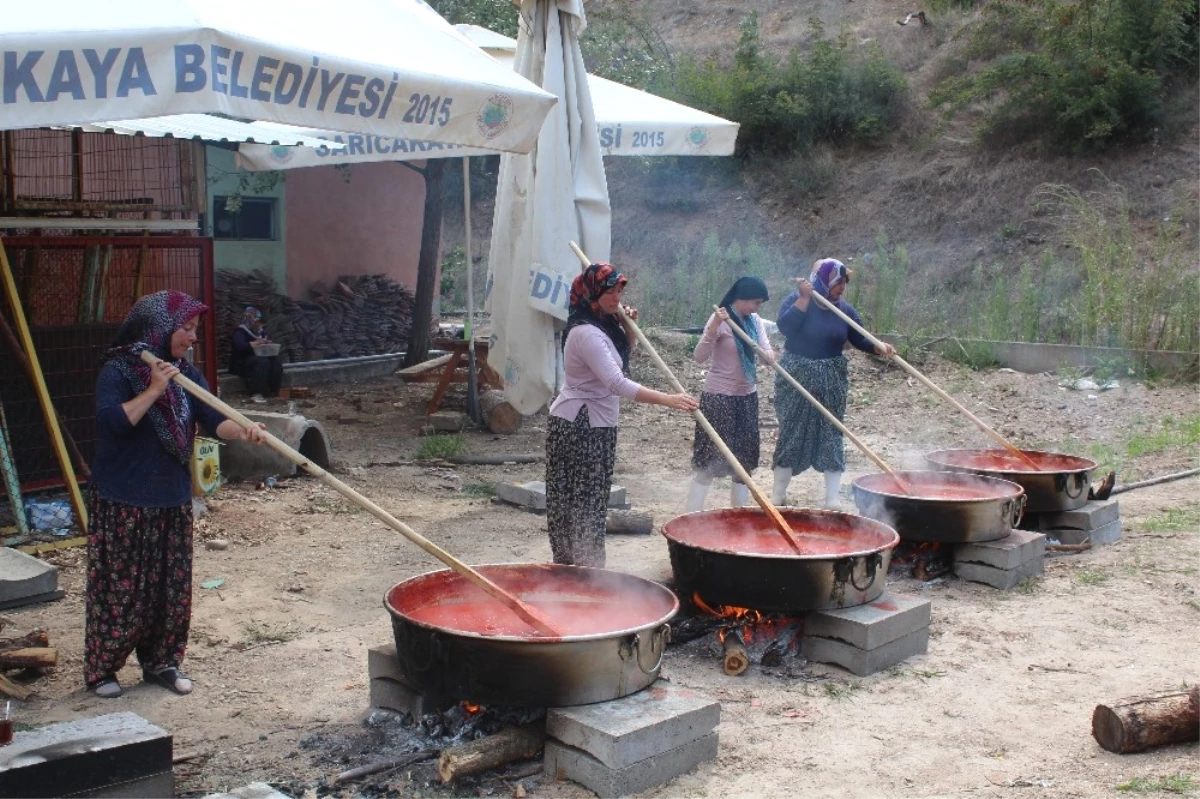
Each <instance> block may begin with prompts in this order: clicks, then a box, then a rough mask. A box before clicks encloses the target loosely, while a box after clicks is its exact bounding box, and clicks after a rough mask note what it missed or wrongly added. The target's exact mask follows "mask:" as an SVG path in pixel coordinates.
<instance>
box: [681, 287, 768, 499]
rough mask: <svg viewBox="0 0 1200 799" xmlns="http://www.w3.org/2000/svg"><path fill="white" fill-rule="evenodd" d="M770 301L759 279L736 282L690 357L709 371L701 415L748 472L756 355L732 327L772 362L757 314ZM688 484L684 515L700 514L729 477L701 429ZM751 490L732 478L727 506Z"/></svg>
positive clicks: (755, 447) (754, 432)
mask: <svg viewBox="0 0 1200 799" xmlns="http://www.w3.org/2000/svg"><path fill="white" fill-rule="evenodd" d="M768 299H770V295H769V294H768V293H767V284H766V283H764V282H763V281H762V280H761V279H760V278H757V277H740V278H738V279H737V280H736V281H735V282H734V284H733V285H732V286H731V287H730V289H729V291H727V292H725V296H724V297H723V298H721V307H720V309H719V310H718V311H716V312H715V313H713V315H712V316H710V317H709V318H708V322H707V323H706V324H705V326H704V334H703V335H702V336H700V341H699V342H698V343H697V344H696V349H695V352H693V353H692V357H694V358H695V360H696V363H707V362H708V360H709V359H710V358H711V359H712V366H711V367H710V368H709V370H708V375H707V376H706V377H705V378H704V393H703V394H701V395H700V410H701V411H703V412H704V416H705V417H706V418H707V419H708V421H709V422H710V423H712V426H713V428H714V429H715V430H716V431H717V433H718V434H719V435H720V436H721V439H722V440H723V441H724V442H725V444H726V445H727V446H728V447H729V449H730V450H731V451H732V452H733V454H734V455H735V456H736V457H737V459H738V462H739V463H741V465H742V467H743V468H744V469H745V470H746V471H747V472H752V471H754V470H755V469H756V468H757V467H758V458H759V431H758V370H757V366H758V356H757V353H756V352H755V350H754V348H753V347H751V346H750V345H749V344H747V343H746V342H745V341H743V340H742V338H741V337H740V336H737V335H736V334H734V332H733V330H732V327H731V326H732V325H737V326H738V328H739V329H740V330H741V331H742V332H743V333H745V334H746V335H748V336H749V337H750V338H751V339H753V340H754V341H755V343H757V344H758V346H759V347H760V348H762V350H763V351H764V352H765V353H766V354H767V357H769V358H774V357H775V352H774V350H772V349H771V342H770V341H768V340H767V329H766V327H765V326H764V324H763V320H762V319H761V318H760V317H759V315H758V313H757V312H758V309H759V308H760V307H761V306H762V304H763V303H764V302H766V301H767V300H768ZM692 469H693V473H692V482H691V484H690V485H689V486H688V499H687V512H688V513H692V512H693V511H699V510H704V499H705V497H707V496H708V488H709V486H710V485H712V481H713V478H714V477H725V476H726V475H731V474H733V468H732V467H731V466H730V465H729V463H728V462H727V461H726V460H725V456H724V455H722V454H721V452H720V451H719V450H718V449H717V445H716V444H715V443H713V440H712V439H711V438H709V437H708V434H706V433H705V432H704V431H703V430H702V429H701V428H700V425H699V424H697V425H696V435H695V439H694V441H693V443H692ZM749 501H750V489H749V488H747V487H746V486H745V485H744V484H742V483H741V482H739V481H738V479H737V477H734V478H733V490H732V493H731V496H730V504H731V505H732V506H733V507H735V508H740V507H743V506H745V505H747V504H749Z"/></svg>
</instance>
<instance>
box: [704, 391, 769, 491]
mask: <svg viewBox="0 0 1200 799" xmlns="http://www.w3.org/2000/svg"><path fill="white" fill-rule="evenodd" d="M700 410H701V411H702V412H703V413H704V416H705V418H707V419H708V421H709V422H710V423H711V424H712V426H713V429H714V430H716V431H717V434H718V435H720V436H721V440H722V441H724V442H725V445H726V446H727V447H729V449H730V450H731V451H732V452H733V454H734V456H735V457H737V459H738V463H740V464H741V465H742V468H743V469H745V470H746V471H747V472H753V471H754V470H755V469H756V468H758V459H759V431H758V392H757V391H755V392H752V393H750V394H746V395H745V396H740V397H734V396H730V395H728V394H713V393H710V392H707V391H706V392H704V393H703V394H701V395H700ZM692 469H694V470H695V471H697V472H703V473H704V474H707V475H708V476H709V477H728V476H729V475H731V474H733V467H731V466H730V465H729V461H727V460H725V456H724V455H722V454H721V451H720V450H719V449H717V445H716V444H714V443H713V440H712V439H711V438H709V436H708V433H705V432H704V431H703V430H702V429H700V425H699V424H697V425H696V437H695V440H694V441H693V442H692ZM734 482H735V483H736V482H740V481H739V480H738V479H737V478H736V477H735V478H734Z"/></svg>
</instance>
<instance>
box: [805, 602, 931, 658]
mask: <svg viewBox="0 0 1200 799" xmlns="http://www.w3.org/2000/svg"><path fill="white" fill-rule="evenodd" d="M932 606H933V603H932V602H930V601H929V600H928V599H918V598H916V597H910V596H902V595H900V594H892V593H890V592H889V593H885V594H883V596H881V597H879V599H877V600H875V601H874V602H870V603H867V604H865V605H856V606H854V607H852V608H839V609H836V610H818V611H814V612H813V613H810V614H808V615H807V616H806V617H805V619H804V634H805V635H806V636H808V635H811V636H819V637H821V638H836V639H838V640H841V641H845V642H846V643H848V644H850V645H851V646H854V647H858V648H859V649H877V648H879V647H881V646H883V645H884V644H887V643H891V642H892V641H895V640H896V639H898V638H903V637H904V636H906V635H909V634H910V633H914V632H917V631H918V630H924V629H926V628H928V627H929V620H930V617H931V608H932Z"/></svg>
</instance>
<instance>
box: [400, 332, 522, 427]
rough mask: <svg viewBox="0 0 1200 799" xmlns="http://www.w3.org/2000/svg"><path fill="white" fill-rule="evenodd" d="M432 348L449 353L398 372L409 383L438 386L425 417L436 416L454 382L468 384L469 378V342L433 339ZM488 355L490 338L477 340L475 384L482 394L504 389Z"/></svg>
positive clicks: (434, 390) (435, 388) (455, 339)
mask: <svg viewBox="0 0 1200 799" xmlns="http://www.w3.org/2000/svg"><path fill="white" fill-rule="evenodd" d="M431 347H432V349H435V350H448V352H447V353H446V354H445V355H442V356H440V357H438V358H434V359H433V360H430V361H425V362H424V363H419V364H417V365H416V366H410V367H408V368H407V369H401V370H400V371H399V372H397V374H398V375H399V376H400V378H401V379H402V380H404V381H406V382H410V383H436V386H435V387H434V389H433V398H432V399H430V400H429V405H428V406H427V407H426V409H425V413H426V415H429V416H432V415H433V414H435V413H437V411H438V408H440V407H441V405H442V400H443V399H444V398H445V396H446V392H447V391H448V390H449V389H450V384H451V383H466V382H467V380H468V379H469V377H468V371H469V365H468V359H467V340H466V339H461V338H454V339H434V340H433V342H432V343H431ZM487 356H488V342H487V339H486V338H476V339H475V383H476V388H477V389H478V390H479V391H484V390H486V389H489V388H502V387H503V383H501V382H500V375H498V374H496V372H495V370H494V369H492V368H491V367H490V366H488V365H487Z"/></svg>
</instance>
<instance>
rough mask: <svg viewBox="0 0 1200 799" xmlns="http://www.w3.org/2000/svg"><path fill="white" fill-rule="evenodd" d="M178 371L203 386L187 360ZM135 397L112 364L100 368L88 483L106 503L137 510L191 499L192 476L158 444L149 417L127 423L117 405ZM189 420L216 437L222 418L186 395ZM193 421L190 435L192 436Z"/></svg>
mask: <svg viewBox="0 0 1200 799" xmlns="http://www.w3.org/2000/svg"><path fill="white" fill-rule="evenodd" d="M182 373H183V375H184V376H185V377H188V378H191V379H192V380H194V381H195V382H197V383H199V384H200V385H201V386H202V387H203V388H205V389H207V388H208V383H207V382H206V381H205V379H204V375H202V374H200V372H199V370H197V369H196V367H194V366H192V365H191V364H187V365H185V366H184V367H183V370H182ZM134 396H135V394H134V391H133V387H132V386H130V385H129V381H128V380H126V379H125V376H124V375H122V374H121V373H120V372H118V371H117V370H116V369H115V368H113V367H111V366H106V367H104V368H103V369H101V370H100V377H99V378H98V379H97V381H96V433H97V441H96V456H95V458H93V459H92V487H93V488H94V489H96V490H98V491H99V492H100V496H102V497H103V498H104V499H107V500H108V501H110V502H120V503H123V504H126V505H136V506H138V507H142V508H173V507H178V506H180V505H186V504H188V503H189V502H191V501H192V475H191V470H190V469H189V467H188V466H187V465H185V464H182V463H180V462H179V460H178V459H177V458H175V457H174V456H173V455H171V454H170V453H169V452H167V450H166V449H165V448H164V447H163V445H162V443H161V442H160V441H159V439H158V433H157V432H156V431H155V429H154V423H153V422H152V421H151V420H150V414H149V413H147V414H146V415H145V416H143V417H142V418H141V419H140V420H139V421H138V423H137V424H136V425H134V424H130V423H129V417H128V416H127V415H126V414H125V409H124V408H122V407H121V405H122V403H125V402H128V401H129V400H131V399H133V398H134ZM187 399H188V403H190V405H191V408H192V419H193V421H194V422H197V423H199V424H200V426H201V427H202V428H204V430H205V432H206V433H208V434H209V435H211V436H214V437H215V435H216V429H217V425H219V424H220V423H221V422H223V421H225V417H224V416H223V415H221V414H220V413H218V412H217V411H214V410H213V409H212V408H210V407H208V406H207V405H205V404H204V403H202V402H200V401H199V400H198V399H196V398H195V397H193V396H192V395H191V394H189V395H187ZM195 429H196V428H195V425H193V426H192V434H193V435H194V434H195Z"/></svg>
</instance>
